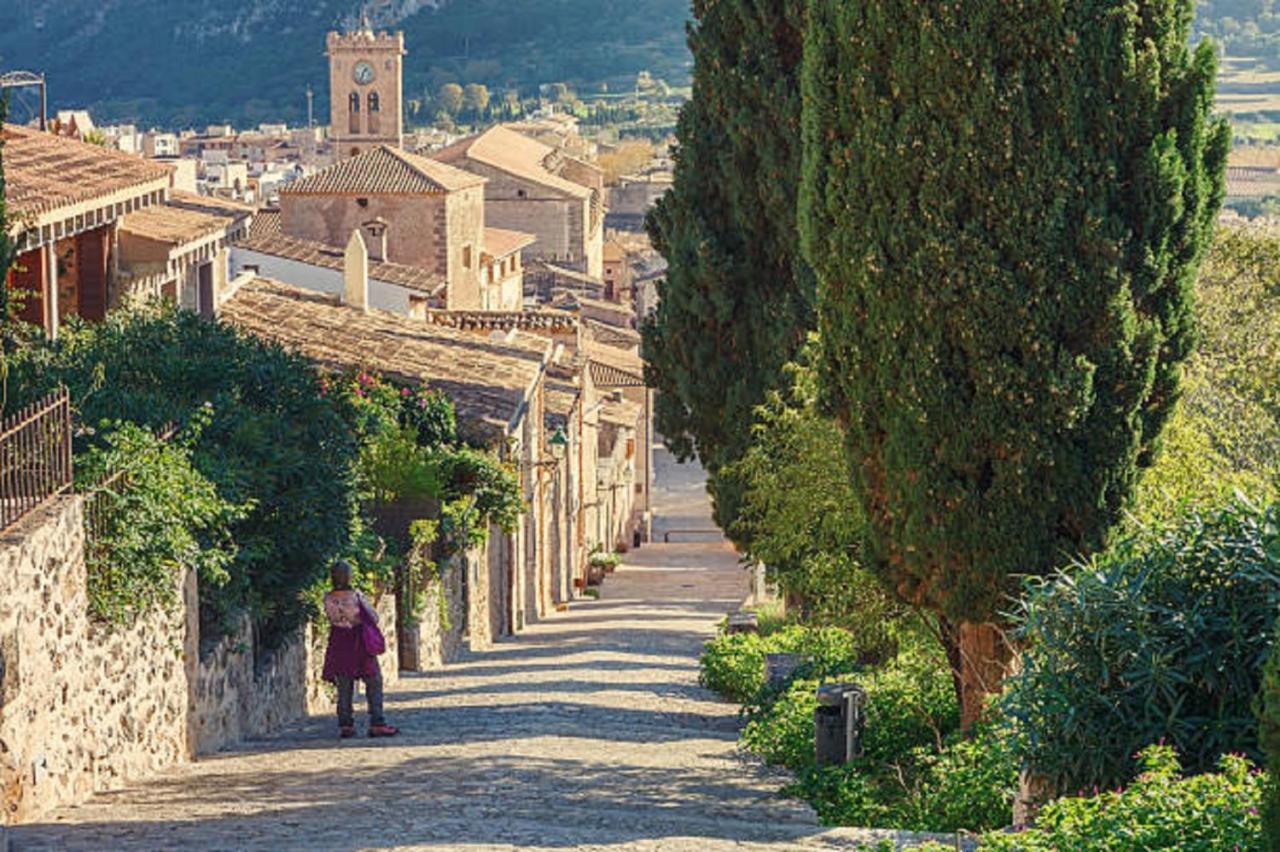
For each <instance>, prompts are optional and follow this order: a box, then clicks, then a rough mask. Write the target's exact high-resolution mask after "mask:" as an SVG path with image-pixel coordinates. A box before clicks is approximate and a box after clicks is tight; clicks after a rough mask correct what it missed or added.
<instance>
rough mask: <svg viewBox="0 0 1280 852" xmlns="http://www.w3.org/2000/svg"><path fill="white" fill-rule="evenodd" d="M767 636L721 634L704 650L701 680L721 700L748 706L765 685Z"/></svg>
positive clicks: (701, 661) (701, 662)
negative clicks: (765, 637) (721, 698)
mask: <svg viewBox="0 0 1280 852" xmlns="http://www.w3.org/2000/svg"><path fill="white" fill-rule="evenodd" d="M765 647H766V645H765V639H764V637H762V636H760V635H758V634H756V633H722V634H720V635H719V636H717V637H716V638H714V639H712V640H711V641H710V642H708V643H707V644H706V646H705V647H704V648H703V649H702V657H701V659H700V660H699V666H700V674H699V680H700V681H701V683H702V685H703V686H705V687H706V688H707V689H710V690H711V691H712V692H715V693H718V694H719V695H720V696H721V697H723V698H726V699H728V700H729V701H732V702H734V703H735V704H745V703H746V702H748V701H750V700H751V698H752V696H754V695H755V694H756V693H757V692H759V691H760V687H761V686H763V685H764V657H765V654H767V653H769V652H768V651H766V650H765Z"/></svg>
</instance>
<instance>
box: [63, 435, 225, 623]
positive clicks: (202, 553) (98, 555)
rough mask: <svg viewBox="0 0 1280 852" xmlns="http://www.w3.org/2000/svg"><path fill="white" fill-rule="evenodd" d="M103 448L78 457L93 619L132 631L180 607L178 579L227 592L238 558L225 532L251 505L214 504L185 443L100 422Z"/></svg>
mask: <svg viewBox="0 0 1280 852" xmlns="http://www.w3.org/2000/svg"><path fill="white" fill-rule="evenodd" d="M98 431H99V438H100V441H101V443H100V444H98V445H97V446H95V447H93V448H91V449H90V450H88V451H87V452H84V453H82V454H80V455H79V456H78V457H77V458H76V470H75V473H76V485H77V490H78V491H80V492H81V493H83V494H85V495H86V501H87V502H86V504H85V511H86V513H87V515H88V517H90V518H92V519H93V520H92V523H91V525H90V526H91V534H90V536H89V538H88V540H87V541H86V543H85V562H86V565H87V582H88V593H89V612H90V614H91V615H92V616H93V617H95V618H97V619H99V620H102V621H106V622H111V623H117V624H122V623H128V622H130V621H132V620H133V618H135V617H136V616H138V615H140V614H142V613H144V612H147V611H148V610H151V609H153V608H167V607H169V606H171V605H173V604H175V603H176V602H177V599H178V584H177V578H178V576H179V572H180V571H183V570H186V569H191V570H195V571H196V572H197V575H198V577H199V579H200V583H201V584H202V585H203V586H204V587H206V588H209V589H214V588H217V587H219V586H222V585H224V584H225V583H226V582H227V580H228V579H229V578H230V575H229V574H228V567H229V566H230V565H231V563H232V562H233V560H234V559H235V555H236V550H235V545H234V543H233V542H232V541H231V536H230V526H231V525H232V524H233V523H234V522H236V521H239V520H242V519H243V518H244V516H245V514H246V513H247V511H248V507H241V506H236V505H235V504H233V503H230V502H228V501H227V500H224V499H222V498H221V497H219V496H218V490H217V488H216V487H214V484H213V483H212V482H210V481H209V480H208V479H206V478H205V477H204V476H202V475H201V474H200V472H199V471H197V470H196V469H195V467H194V466H193V465H192V462H191V452H190V448H189V445H188V443H187V441H188V440H193V439H194V438H195V437H196V436H197V435H198V430H196V431H195V432H194V433H193V434H191V435H188V436H179V437H178V438H177V439H176V440H174V441H172V442H169V443H165V442H162V441H160V440H159V439H157V438H156V436H155V435H153V434H151V433H150V432H148V431H147V430H145V429H142V428H140V427H138V426H135V425H133V424H131V423H103V424H101V425H100V426H99V429H98Z"/></svg>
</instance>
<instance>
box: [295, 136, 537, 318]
mask: <svg viewBox="0 0 1280 852" xmlns="http://www.w3.org/2000/svg"><path fill="white" fill-rule="evenodd" d="M484 184H485V180H484V178H483V177H480V176H479V175H475V174H472V173H470V172H466V171H463V170H461V169H456V168H453V167H452V166H448V165H445V164H443V163H439V162H436V161H434V160H430V159H427V158H425V157H419V156H417V155H416V154H409V153H407V152H405V151H400V150H397V149H394V148H390V147H387V146H385V145H384V146H379V147H376V148H373V149H371V150H369V151H366V152H365V153H363V154H361V155H360V156H358V157H353V158H351V159H347V160H344V161H342V162H340V163H336V164H334V165H333V166H330V167H329V168H327V169H324V170H322V171H320V172H317V173H316V174H314V175H312V176H310V177H307V178H304V179H302V180H300V181H295V182H294V183H292V184H290V185H289V186H287V187H285V188H284V189H282V190H281V192H280V229H281V232H282V234H283V235H284V236H286V237H289V238H294V239H300V240H306V241H310V242H316V243H322V244H325V245H328V246H331V247H333V248H341V247H342V246H345V245H346V244H347V243H348V241H349V240H350V239H351V234H352V233H353V232H355V231H359V232H360V233H361V235H362V236H363V238H364V242H365V245H366V246H367V247H368V249H369V259H370V260H371V261H379V262H383V261H385V262H388V263H394V264H398V265H401V266H408V267H413V268H417V269H421V270H424V271H425V272H426V273H428V274H431V275H437V276H440V277H441V278H443V279H444V280H445V282H446V290H445V304H446V307H447V308H448V309H449V310H481V309H491V310H499V309H508V310H509V309H513V308H518V307H519V305H518V303H517V304H512V301H513V300H517V299H518V298H519V297H520V294H521V292H522V290H523V272H522V271H521V267H520V265H519V263H518V262H517V261H516V256H517V255H518V254H519V252H520V250H521V249H522V248H523V247H524V246H526V245H528V244H530V243H531V242H532V240H533V237H532V236H530V235H526V234H519V233H511V232H508V231H498V230H496V229H487V228H486V227H485V223H486V206H485V192H484Z"/></svg>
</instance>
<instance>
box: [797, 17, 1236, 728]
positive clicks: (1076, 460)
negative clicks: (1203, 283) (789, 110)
mask: <svg viewBox="0 0 1280 852" xmlns="http://www.w3.org/2000/svg"><path fill="white" fill-rule="evenodd" d="M1192 12H1193V3H1192V2H1191V0H1140V2H1133V0H1087V1H1086V2H1078V3H1063V2H1061V0H1000V2H995V0H990V1H989V2H980V3H963V4H956V3H920V2H918V0H886V2H882V3H874V4H867V3H845V2H840V0H811V3H810V16H809V29H808V35H807V44H806V62H805V74H804V95H805V115H804V140H805V164H804V167H805V174H804V184H803V188H802V190H801V196H802V200H801V230H802V235H803V238H804V246H805V250H806V252H807V255H808V257H809V259H810V261H811V262H812V264H813V265H814V267H815V269H816V270H817V274H818V279H819V286H818V289H819V302H820V327H821V333H822V335H823V340H824V352H825V353H826V355H827V358H826V369H825V374H826V375H827V377H828V379H829V381H828V385H829V391H830V396H831V401H832V404H833V406H834V408H835V409H836V411H837V412H838V415H839V417H840V419H841V421H842V423H843V425H844V427H845V432H846V450H847V455H848V460H849V463H850V466H851V468H852V472H853V476H854V479H855V482H856V487H857V491H858V493H859V496H860V499H861V501H862V503H863V508H864V511H865V512H866V516H867V520H868V527H869V535H868V540H867V558H868V563H869V565H870V566H871V567H872V568H873V569H874V570H877V571H879V572H881V573H882V574H883V575H884V576H885V577H886V579H887V580H888V581H889V582H890V583H891V584H892V585H893V586H894V588H896V590H897V591H898V593H899V594H900V595H901V596H902V597H903V598H904V599H905V600H907V601H909V602H911V603H913V604H917V605H920V606H924V607H927V608H930V609H933V610H936V611H938V612H939V613H941V615H942V616H943V617H944V618H945V619H947V620H948V622H950V623H952V624H954V625H955V626H956V627H955V631H954V633H953V645H954V647H953V649H952V650H953V653H952V665H953V667H955V668H956V669H957V672H956V673H957V676H958V679H959V682H960V684H961V692H962V699H963V704H964V710H965V713H964V716H965V721H966V723H972V721H973V720H974V719H975V718H976V717H977V715H978V713H979V712H980V709H981V707H982V704H983V701H984V700H985V698H986V696H987V695H989V694H990V693H992V692H996V691H998V690H999V688H1000V683H1001V680H1002V678H1003V675H1004V674H1005V672H1006V670H1007V667H1008V663H1009V660H1010V658H1011V654H1012V649H1011V648H1010V646H1009V644H1008V642H1006V640H1005V638H1004V634H1003V630H1002V626H1003V620H1002V617H1001V615H1000V613H1001V611H1002V608H1003V607H1004V606H1005V605H1006V603H1007V599H1008V598H1007V596H1008V595H1009V594H1010V593H1012V592H1014V591H1015V590H1016V583H1017V576H1018V575H1025V574H1033V575H1034V574H1044V573H1047V572H1049V571H1051V570H1052V569H1053V568H1054V567H1055V566H1057V565H1059V564H1061V563H1062V562H1063V561H1064V559H1065V558H1066V557H1067V556H1068V555H1071V554H1074V553H1079V552H1081V551H1084V552H1091V551H1095V550H1097V549H1098V548H1100V547H1101V546H1102V545H1103V544H1104V542H1105V540H1106V539H1107V536H1108V533H1109V531H1110V530H1111V529H1112V528H1113V526H1114V525H1115V523H1116V521H1117V520H1118V519H1119V518H1120V516H1121V513H1122V511H1123V509H1124V508H1125V506H1126V505H1127V503H1128V502H1129V500H1130V496H1131V494H1132V491H1133V488H1134V484H1135V481H1136V479H1137V475H1138V471H1139V469H1140V468H1142V467H1145V466H1147V465H1149V464H1150V462H1151V459H1152V457H1153V455H1154V453H1155V452H1156V450H1157V447H1158V439H1159V436H1160V433H1161V430H1162V428H1163V426H1164V424H1165V421H1166V420H1167V418H1168V417H1169V415H1170V413H1171V411H1172V410H1173V406H1174V404H1175V403H1176V402H1177V400H1178V396H1179V377H1180V374H1181V369H1182V363H1183V361H1184V360H1185V359H1186V358H1187V356H1188V355H1189V354H1190V352H1191V349H1192V346H1193V342H1194V322H1193V310H1192V289H1193V286H1194V282H1195V275H1196V271H1197V269H1198V267H1199V263H1200V259H1201V255H1202V253H1203V252H1204V250H1205V246H1206V244H1207V243H1208V241H1209V239H1210V237H1211V234H1212V227H1213V221H1214V218H1215V216H1216V214H1217V211H1218V209H1219V207H1220V205H1221V200H1222V194H1223V188H1222V184H1223V174H1224V169H1225V160H1226V154H1227V149H1228V145H1229V141H1230V135H1229V129H1228V128H1227V126H1226V124H1225V123H1224V122H1215V121H1213V120H1212V119H1211V118H1210V110H1211V108H1212V105H1213V95H1214V76H1215V64H1216V63H1215V56H1214V53H1213V48H1212V47H1211V46H1210V45H1207V44H1205V45H1201V47H1200V48H1199V49H1198V50H1197V51H1195V52H1194V53H1193V52H1191V51H1190V50H1189V49H1188V47H1187V36H1188V29H1189V27H1190V22H1191V16H1192Z"/></svg>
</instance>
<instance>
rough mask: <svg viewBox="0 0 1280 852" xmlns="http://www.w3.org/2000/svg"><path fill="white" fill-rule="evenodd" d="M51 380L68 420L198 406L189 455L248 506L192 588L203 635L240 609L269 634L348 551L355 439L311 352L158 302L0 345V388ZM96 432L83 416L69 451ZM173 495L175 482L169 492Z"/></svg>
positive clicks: (179, 412)
mask: <svg viewBox="0 0 1280 852" xmlns="http://www.w3.org/2000/svg"><path fill="white" fill-rule="evenodd" d="M58 384H65V385H66V386H67V387H68V388H69V390H70V391H71V397H72V401H73V403H74V405H75V407H76V413H77V419H78V421H79V423H80V424H90V425H92V424H97V423H100V422H102V421H104V420H111V421H127V422H130V423H134V424H136V425H138V426H141V427H143V428H146V429H147V430H149V431H152V432H155V431H158V430H159V429H160V428H162V427H164V426H166V425H168V424H170V423H177V424H178V425H179V426H183V425H186V424H188V423H190V422H191V421H192V420H193V418H196V417H200V416H204V412H205V411H206V406H208V407H209V408H208V410H209V411H210V413H211V414H210V417H209V422H208V425H207V426H206V427H205V428H204V430H203V432H202V433H201V435H200V438H199V440H198V441H197V442H195V443H194V444H193V446H192V447H191V462H192V465H193V467H194V468H195V469H196V470H197V471H198V472H199V473H200V474H201V475H202V476H203V477H205V478H206V479H207V480H209V481H210V482H212V483H213V484H214V485H215V486H216V488H217V491H218V496H219V498H220V499H221V500H224V501H226V502H227V503H230V504H234V505H238V506H248V507H250V508H249V511H248V513H247V514H246V515H245V516H244V517H243V518H240V519H238V520H236V521H235V522H234V523H233V524H232V525H231V535H232V537H233V539H234V541H235V543H236V545H237V547H236V551H235V559H234V560H233V561H232V562H231V563H230V564H229V565H228V566H227V574H228V577H227V581H226V582H225V583H224V584H223V585H221V586H219V587H213V588H209V587H206V588H205V589H204V590H202V594H201V596H200V603H201V621H202V631H201V633H202V636H206V637H211V638H212V637H215V636H216V635H218V634H219V633H221V632H222V631H223V630H225V629H227V628H228V627H230V626H231V625H233V624H234V623H235V618H236V616H237V615H238V614H239V613H241V612H243V611H245V610H248V611H249V612H250V613H251V614H252V615H253V617H254V619H255V621H256V622H257V624H258V627H259V629H258V633H257V635H258V637H259V639H260V641H261V642H263V644H265V645H268V646H271V645H275V644H277V643H278V642H280V641H282V640H283V639H284V638H285V637H287V636H289V635H291V634H292V631H293V629H294V628H296V627H297V626H298V625H299V624H301V623H302V622H303V621H304V620H305V618H306V616H307V614H308V611H309V609H310V603H309V602H308V600H307V599H306V596H305V594H304V592H305V590H307V589H308V588H310V587H311V586H312V585H313V584H314V583H315V582H316V581H317V580H318V579H320V578H321V577H323V575H324V573H325V570H326V568H327V566H328V564H329V563H330V561H332V559H333V558H334V557H336V556H338V555H340V554H343V553H346V552H348V551H349V550H350V549H351V548H352V544H353V536H352V533H353V526H354V525H355V524H356V523H357V520H358V506H357V501H356V488H355V480H354V465H355V459H356V451H357V447H356V443H355V441H354V439H353V437H352V433H351V429H350V428H349V426H348V425H347V423H346V421H345V420H344V418H343V412H341V411H340V410H339V406H337V405H335V404H334V401H332V400H329V399H326V398H325V397H323V396H322V395H321V391H320V385H319V381H318V378H317V376H316V374H315V371H314V369H313V368H312V365H311V364H310V363H309V362H308V361H306V360H305V359H302V358H300V357H297V356H295V355H292V354H289V353H287V352H285V351H284V350H283V349H282V348H281V347H279V346H276V345H272V344H268V343H265V342H263V341H261V340H259V339H257V338H254V337H252V336H249V335H246V334H243V333H241V332H239V331H237V330H236V329H234V328H232V327H231V326H228V325H225V324H222V323H217V322H207V321H205V320H202V319H200V318H199V317H198V316H196V315H195V314H192V313H190V312H188V311H181V310H177V309H175V308H172V307H167V306H163V305H160V304H155V305H148V306H142V307H138V308H134V309H128V310H120V311H113V312H112V313H111V314H110V315H109V316H108V317H107V319H106V320H105V321H104V322H101V323H96V324H92V325H89V324H84V323H79V322H73V323H68V325H67V327H66V328H65V329H64V330H63V333H62V334H61V335H60V336H59V338H58V340H57V341H56V342H44V343H41V344H38V345H33V346H31V347H28V348H26V349H24V350H22V351H21V352H19V353H17V354H16V355H14V356H13V357H12V358H11V362H10V375H9V392H10V393H9V402H10V403H11V404H13V405H22V404H24V403H26V402H29V401H32V400H34V399H37V398H39V397H41V396H43V395H44V394H45V393H47V392H48V391H49V390H50V389H52V388H53V387H55V386H57V385H58ZM101 444H102V436H101V435H98V434H95V432H94V431H93V430H89V429H82V430H81V431H80V432H79V434H78V436H77V439H76V447H75V450H76V454H77V456H78V457H79V456H81V455H83V453H84V452H86V451H88V450H89V449H91V448H92V447H94V446H100V445H101ZM175 498H176V495H175Z"/></svg>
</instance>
